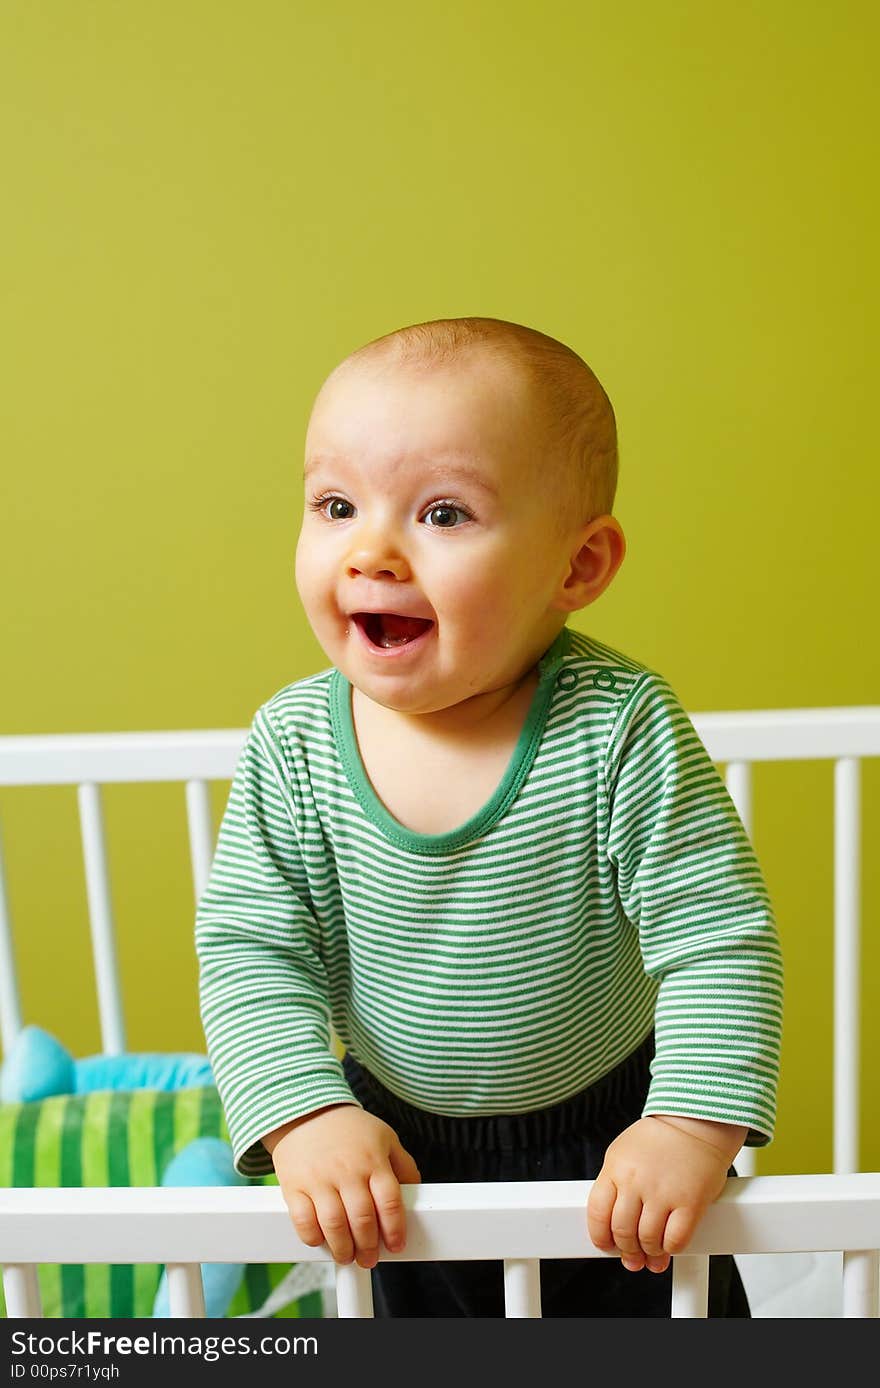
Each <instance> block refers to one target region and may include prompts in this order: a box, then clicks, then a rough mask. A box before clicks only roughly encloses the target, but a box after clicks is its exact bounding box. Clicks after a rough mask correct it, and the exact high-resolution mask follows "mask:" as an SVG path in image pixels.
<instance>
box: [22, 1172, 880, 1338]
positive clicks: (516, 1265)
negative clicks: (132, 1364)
mask: <svg viewBox="0 0 880 1388" xmlns="http://www.w3.org/2000/svg"><path fill="white" fill-rule="evenodd" d="M591 1185H592V1182H590V1181H521V1182H499V1183H497V1184H486V1185H478V1184H474V1185H461V1184H455V1185H452V1184H450V1185H439V1184H437V1185H421V1186H406V1187H404V1201H405V1204H406V1207H407V1221H408V1223H407V1247H406V1250H405V1252H404V1253H402V1254H393V1255H391V1254H384V1255H383V1258H384V1259H385V1260H389V1261H395V1262H400V1261H404V1262H412V1261H419V1262H421V1261H438V1260H442V1261H446V1260H455V1259H471V1258H496V1259H502V1260H503V1261H504V1264H505V1296H506V1313H507V1315H508V1316H509V1317H522V1316H528V1317H535V1316H538V1315H540V1291H539V1275H538V1269H539V1261H540V1259H543V1258H584V1257H608V1256H610V1255H608V1254H604V1253H600V1252H599V1251H598V1250H597V1249H595V1248H594V1247H593V1245H592V1244H591V1243H590V1241H589V1238H588V1235H587V1232H586V1218H585V1210H586V1203H587V1198H588V1196H589V1192H590V1188H591ZM878 1247H880V1173H877V1172H868V1173H861V1174H856V1175H848V1176H831V1175H821V1176H756V1177H751V1178H741V1179H736V1180H730V1181H729V1182H728V1184H727V1187H726V1189H725V1190H724V1191H723V1192H722V1194H721V1196H720V1197H719V1199H718V1200H717V1201H716V1202H715V1203H714V1204H713V1205H711V1206H710V1208H709V1209H708V1210H707V1212H706V1214H705V1216H704V1217H703V1219H702V1221H701V1223H700V1226H699V1228H698V1230H697V1233H696V1234H695V1236H694V1239H693V1241H692V1243H691V1245H690V1247H689V1248H688V1252H687V1254H686V1255H682V1256H680V1257H678V1258H675V1259H674V1260H673V1303H672V1314H673V1316H678V1317H703V1316H705V1315H706V1309H707V1308H706V1301H707V1287H708V1257H709V1255H710V1254H713V1253H734V1254H736V1253H744V1254H752V1253H793V1252H820V1251H826V1250H827V1251H842V1252H843V1255H844V1264H843V1266H844V1273H843V1292H842V1295H843V1314H844V1316H848V1317H877V1316H878V1253H877V1249H878ZM0 1248H2V1250H3V1252H2V1257H3V1259H4V1262H5V1264H6V1266H5V1268H4V1285H5V1288H6V1297H7V1309H8V1314H9V1315H10V1316H11V1317H21V1316H37V1315H39V1314H40V1308H39V1294H38V1288H37V1278H36V1268H35V1265H36V1264H38V1263H41V1262H46V1263H64V1262H76V1263H92V1262H97V1263H162V1262H164V1263H165V1265H166V1266H167V1267H168V1269H169V1299H170V1305H171V1314H172V1315H174V1316H204V1314H205V1312H204V1300H203V1298H202V1295H201V1282H200V1274H199V1265H200V1264H201V1263H212V1262H213V1263H218V1262H245V1263H248V1262H299V1263H301V1262H314V1261H316V1260H318V1261H324V1262H327V1261H329V1258H328V1254H327V1250H326V1248H325V1247H321V1248H309V1247H307V1246H306V1245H305V1244H303V1243H301V1242H300V1241H299V1239H298V1238H297V1236H296V1233H295V1231H294V1229H293V1226H292V1225H291V1222H290V1218H289V1215H288V1213H287V1208H286V1206H285V1204H284V1199H283V1196H282V1194H281V1191H280V1190H279V1188H278V1187H277V1186H256V1187H248V1188H242V1187H232V1188H230V1187H223V1188H218V1187H213V1186H212V1187H190V1188H183V1187H159V1188H148V1187H140V1188H125V1187H114V1188H109V1189H107V1188H105V1189H96V1188H91V1189H63V1188H58V1189H43V1190H31V1189H14V1190H0ZM633 1275H637V1274H633ZM336 1287H337V1305H338V1311H339V1315H340V1316H361V1317H363V1316H371V1315H372V1310H373V1308H372V1295H371V1288H370V1274H369V1272H368V1271H366V1270H365V1269H362V1268H359V1267H357V1266H355V1265H353V1264H351V1265H349V1266H347V1267H341V1268H338V1269H337V1271H336Z"/></svg>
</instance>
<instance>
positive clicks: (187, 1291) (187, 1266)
mask: <svg viewBox="0 0 880 1388" xmlns="http://www.w3.org/2000/svg"><path fill="white" fill-rule="evenodd" d="M165 1271H166V1273H167V1274H168V1309H169V1311H170V1313H171V1315H172V1316H174V1317H177V1318H184V1319H189V1318H191V1317H197V1318H198V1319H199V1320H204V1318H205V1293H204V1289H203V1287H202V1269H201V1267H200V1266H199V1264H198V1263H166V1264H165Z"/></svg>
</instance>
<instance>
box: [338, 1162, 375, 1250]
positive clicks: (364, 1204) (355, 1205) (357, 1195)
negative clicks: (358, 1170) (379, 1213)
mask: <svg viewBox="0 0 880 1388" xmlns="http://www.w3.org/2000/svg"><path fill="white" fill-rule="evenodd" d="M339 1194H340V1195H341V1197H342V1203H343V1205H344V1206H345V1213H346V1216H347V1217H348V1227H349V1229H350V1231H351V1236H352V1240H353V1242H354V1256H355V1261H356V1262H357V1264H358V1266H359V1267H362V1268H372V1267H375V1266H376V1264H377V1262H378V1261H379V1225H378V1223H377V1222H376V1207H375V1205H374V1204H373V1197H372V1195H371V1194H370V1190H369V1187H368V1186H367V1184H366V1182H364V1183H363V1184H361V1185H353V1186H346V1187H345V1188H344V1189H343V1190H341V1191H340V1192H339Z"/></svg>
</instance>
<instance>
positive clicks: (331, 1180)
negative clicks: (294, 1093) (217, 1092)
mask: <svg viewBox="0 0 880 1388" xmlns="http://www.w3.org/2000/svg"><path fill="white" fill-rule="evenodd" d="M263 1146H264V1147H265V1148H266V1150H267V1151H268V1152H269V1154H270V1155H271V1157H272V1161H273V1163H274V1166H275V1171H276V1174H277V1176H278V1181H279V1184H280V1186H281V1190H282V1192H283V1195H284V1199H285V1201H286V1203H287V1208H288V1210H289V1211H290V1218H291V1220H292V1221H293V1226H294V1228H295V1229H296V1232H297V1233H298V1234H299V1237H300V1238H301V1239H302V1241H303V1243H305V1244H308V1245H309V1247H310V1248H316V1247H317V1246H318V1245H319V1244H321V1243H323V1242H325V1240H326V1243H327V1247H328V1248H329V1249H330V1252H331V1253H332V1255H333V1258H334V1261H335V1262H337V1263H350V1262H351V1261H352V1258H354V1259H355V1261H356V1262H357V1263H358V1264H359V1266H360V1267H362V1268H371V1267H375V1265H376V1262H377V1261H378V1258H379V1236H380V1234H381V1236H382V1240H383V1242H384V1244H385V1246H386V1248H387V1249H388V1250H389V1252H392V1253H396V1252H399V1251H400V1250H401V1249H402V1248H403V1246H404V1243H405V1240H406V1216H405V1212H404V1208H403V1200H402V1198H401V1193H400V1183H401V1182H404V1183H413V1184H415V1183H417V1182H418V1181H420V1179H421V1177H420V1175H419V1169H418V1167H417V1166H416V1164H415V1162H414V1161H413V1159H412V1157H411V1156H410V1154H409V1152H407V1151H405V1150H404V1148H403V1147H402V1146H401V1144H400V1141H399V1139H398V1137H397V1134H396V1133H395V1132H394V1130H393V1128H390V1127H389V1126H388V1124H387V1123H383V1121H382V1119H381V1118H376V1117H375V1116H374V1115H373V1114H371V1113H367V1112H366V1110H364V1109H362V1108H359V1107H358V1106H357V1105H355V1104H334V1105H332V1106H329V1107H327V1108H322V1109H317V1110H316V1111H315V1112H313V1113H308V1114H306V1115H304V1117H302V1118H298V1119H295V1120H294V1121H293V1122H292V1123H285V1124H283V1125H282V1126H281V1127H280V1128H276V1129H275V1130H274V1131H273V1132H271V1133H268V1134H267V1135H266V1136H265V1137H264V1138H263Z"/></svg>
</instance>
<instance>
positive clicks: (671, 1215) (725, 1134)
mask: <svg viewBox="0 0 880 1388" xmlns="http://www.w3.org/2000/svg"><path fill="white" fill-rule="evenodd" d="M747 1132H748V1129H747V1128H744V1127H738V1126H735V1125H734V1124H732V1123H710V1122H705V1121H703V1120H701V1119H698V1118H678V1117H672V1116H667V1115H664V1116H663V1117H661V1116H660V1115H659V1114H652V1115H651V1116H650V1117H649V1118H640V1119H639V1120H638V1122H636V1123H633V1124H632V1125H631V1126H630V1127H629V1128H626V1129H624V1131H623V1132H622V1133H621V1134H620V1136H619V1137H616V1138H615V1139H614V1141H613V1142H612V1143H611V1144H610V1146H609V1148H608V1150H607V1152H606V1153H605V1162H604V1165H603V1167H602V1170H601V1171H600V1172H599V1175H598V1177H597V1178H596V1180H595V1182H594V1183H593V1189H592V1190H591V1192H590V1198H589V1201H588V1203H587V1228H588V1229H589V1232H590V1238H591V1239H592V1241H593V1243H594V1244H595V1245H596V1247H597V1248H601V1249H602V1251H603V1252H605V1253H618V1252H619V1253H620V1255H621V1261H622V1263H623V1266H624V1267H625V1268H627V1269H628V1270H629V1271H630V1272H639V1271H640V1270H641V1269H642V1268H644V1267H647V1268H649V1270H650V1271H651V1272H665V1271H666V1269H667V1268H668V1266H669V1258H670V1254H673V1253H682V1252H683V1251H684V1249H685V1248H686V1247H687V1245H688V1243H689V1242H690V1240H691V1238H692V1237H693V1233H694V1230H695V1228H696V1227H697V1224H698V1223H699V1221H700V1219H701V1218H702V1216H703V1214H704V1213H705V1210H706V1208H707V1207H708V1206H709V1205H710V1204H711V1203H712V1201H713V1200H716V1199H717V1198H718V1196H719V1195H720V1194H721V1192H722V1190H723V1189H724V1186H725V1184H726V1182H727V1172H728V1168H729V1167H730V1163H731V1161H732V1160H733V1158H734V1157H735V1155H736V1153H737V1152H738V1151H739V1149H740V1147H741V1146H742V1144H743V1142H744V1140H745V1137H746V1134H747Z"/></svg>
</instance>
